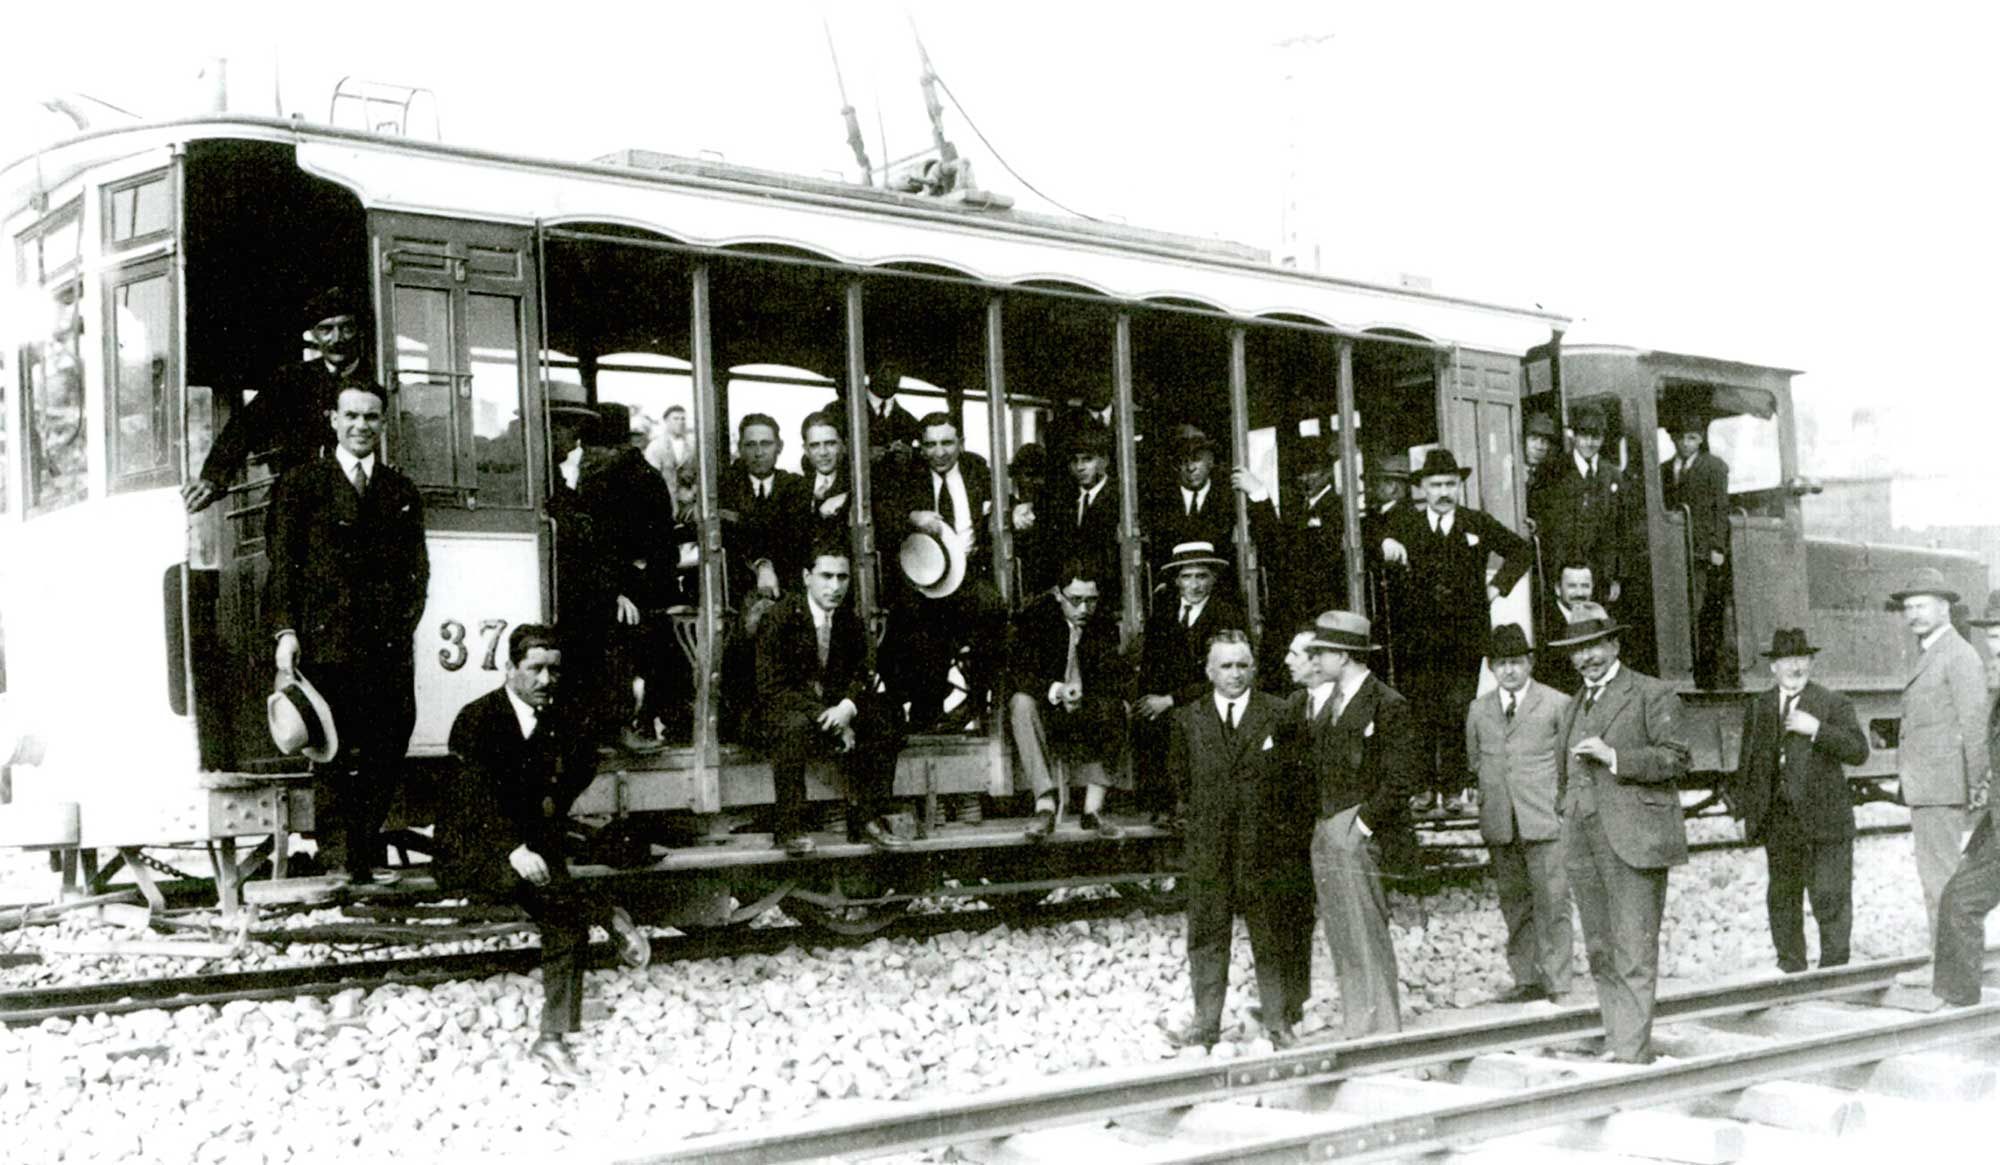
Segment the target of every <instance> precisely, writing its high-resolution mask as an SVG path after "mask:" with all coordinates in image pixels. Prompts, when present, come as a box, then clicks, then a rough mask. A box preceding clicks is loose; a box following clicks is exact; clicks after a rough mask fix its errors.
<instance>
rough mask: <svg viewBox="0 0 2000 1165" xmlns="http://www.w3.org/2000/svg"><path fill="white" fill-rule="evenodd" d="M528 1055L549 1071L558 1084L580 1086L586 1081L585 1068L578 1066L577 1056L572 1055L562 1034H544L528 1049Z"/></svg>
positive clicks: (551, 1077)
mask: <svg viewBox="0 0 2000 1165" xmlns="http://www.w3.org/2000/svg"><path fill="white" fill-rule="evenodd" d="M528 1055H529V1056H531V1057H532V1058H533V1059H534V1060H535V1061H536V1062H537V1063H539V1064H541V1066H542V1067H543V1068H544V1069H546V1070H547V1071H548V1074H549V1079H550V1080H552V1081H554V1082H555V1083H557V1084H568V1085H571V1086H573V1087H574V1086H580V1085H582V1084H584V1083H585V1082H586V1077H585V1076H584V1074H583V1069H581V1068H579V1067H577V1065H576V1057H575V1056H572V1055H570V1051H569V1045H568V1044H565V1043H564V1042H563V1038H562V1037H561V1036H543V1037H541V1038H540V1039H538V1040H536V1041H535V1043H534V1046H533V1047H531V1048H529V1049H528Z"/></svg>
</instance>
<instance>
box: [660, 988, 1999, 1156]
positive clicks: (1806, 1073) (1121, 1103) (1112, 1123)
mask: <svg viewBox="0 0 2000 1165" xmlns="http://www.w3.org/2000/svg"><path fill="white" fill-rule="evenodd" d="M1994 955H1995V952H1993V951H1989V952H1988V957H1987V970H1988V972H1989V976H1990V975H1991V973H1992V972H1993V971H1994V969H1995V965H1996V959H1995V957H1994ZM1924 966H1925V960H1922V959H1897V960H1889V961H1884V962H1877V963H1868V964H1860V965H1855V966H1849V967H1843V968H1835V969H1831V970H1822V971H1814V972H1809V973H1807V974H1803V975H1795V976H1787V977H1781V978H1775V979H1758V980H1754V981H1748V982H1741V983H1735V984H1729V985H1723V986H1716V987H1709V988H1704V989H1700V990H1694V991H1687V992H1680V993H1676V994H1673V995H1669V996H1665V997H1663V998H1662V999H1661V1000H1660V1004H1659V1010H1658V1019H1657V1026H1656V1035H1655V1046H1656V1048H1658V1049H1659V1050H1660V1051H1661V1052H1662V1053H1663V1054H1662V1056H1661V1058H1660V1059H1659V1060H1658V1061H1656V1062H1655V1063H1654V1064H1652V1065H1648V1066H1645V1067H1632V1066H1620V1065H1610V1064H1603V1063H1599V1062H1598V1061H1596V1060H1595V1059H1585V1058H1580V1057H1577V1056H1574V1055H1571V1056H1569V1057H1567V1058H1566V1057H1565V1056H1564V1055H1563V1054H1562V1053H1561V1051H1558V1052H1557V1053H1555V1054H1549V1052H1548V1050H1549V1049H1559V1050H1560V1049H1564V1048H1565V1047H1566V1046H1570V1047H1573V1046H1574V1045H1576V1044H1578V1043H1579V1042H1582V1041H1586V1040H1589V1039H1590V1038H1591V1037H1594V1036H1598V1035H1601V1034H1602V1027H1601V1025H1600V1023H1599V1017H1598V1014H1597V1012H1596V1010H1595V1009H1594V1008H1567V1009H1557V1008H1553V1007H1548V1006H1542V1007H1539V1008H1531V1009H1522V1011H1521V1012H1518V1013H1516V1014H1514V1015H1511V1016H1509V1017H1507V1018H1503V1019H1497V1020H1489V1021H1482V1022H1471V1023H1464V1024H1456V1025H1451V1026H1446V1027H1433V1028H1424V1029H1420V1030H1413V1031H1408V1032H1404V1033H1402V1034H1400V1035H1396V1036H1385V1037H1375V1038H1370V1039H1364V1040H1355V1041H1348V1042H1342V1043H1325V1044H1318V1045H1310V1046H1301V1047H1298V1048H1294V1049H1289V1050H1286V1051H1282V1052H1277V1053H1273V1054H1269V1055H1264V1056H1257V1057H1248V1058H1243V1059H1235V1060H1223V1061H1219V1062H1218V1061H1212V1060H1199V1061H1192V1062H1187V1061H1177V1062H1175V1063H1172V1064H1169V1065H1166V1066H1164V1067H1159V1068H1148V1069H1142V1070H1138V1071H1120V1072H1115V1073H1094V1074H1091V1075H1090V1076H1088V1077H1087V1078H1085V1079H1082V1080H1070V1081H1065V1082H1056V1083H1052V1084H1051V1085H1049V1086H1048V1087H1046V1088H1036V1089H1033V1090H1029V1091H1018V1090H1016V1091H1008V1092H1005V1093H1004V1094H999V1095H994V1094H986V1095H981V1096H976V1097H973V1098H970V1099H966V1100H956V1101H951V1102H946V1103H935V1104H921V1105H920V1104H911V1105H906V1106H901V1109H902V1111H898V1112H895V1113H891V1114H888V1115H877V1116H870V1117H864V1118H858V1119H853V1120H846V1121H841V1122H836V1123H829V1124H823V1125H817V1126H813V1127H802V1128H798V1129H793V1130H781V1131H772V1132H763V1133H756V1134H751V1135H745V1136H733V1137H717V1138H705V1139H701V1140H696V1141H690V1142H688V1143H687V1144H685V1145H684V1146H681V1147H679V1148H677V1149H675V1150H673V1151H671V1152H666V1153H661V1154H656V1155H651V1156H642V1157H635V1158H631V1159H629V1161H628V1162H627V1163H626V1165H667V1163H670V1162H696V1161H699V1162H702V1163H704V1165H749V1163H751V1162H756V1163H760V1165H764V1163H773V1162H783V1161H803V1160H824V1159H835V1160H848V1159H862V1158H869V1157H876V1156H884V1155H889V1154H897V1153H910V1152H918V1151H923V1150H935V1149H939V1148H943V1147H946V1146H950V1147H953V1148H954V1149H956V1151H957V1153H958V1154H959V1156H960V1157H962V1158H965V1159H969V1160H973V1161H981V1162H988V1163H995V1165H997V1163H999V1162H1017V1163H1026V1162H1036V1161H1050V1162H1054V1161H1077V1160H1089V1161H1093V1162H1097V1163H1098V1165H1115V1163H1118V1162H1124V1161H1140V1160H1143V1161H1146V1162H1152V1163H1164V1162H1173V1163H1177V1165H1194V1163H1197V1162H1199V1163H1208V1162H1224V1161H1229V1162H1238V1161H1249V1162H1260V1161H1269V1162H1280V1161H1329V1160H1356V1161H1366V1160H1387V1159H1399V1158H1405V1157H1410V1156H1413V1155H1417V1154H1424V1153H1432V1152H1437V1151H1441V1150H1468V1149H1473V1148H1476V1147H1486V1148H1497V1149H1502V1150H1514V1151H1516V1152H1517V1153H1518V1155H1517V1156H1511V1157H1510V1156H1508V1155H1507V1153H1506V1152H1504V1151H1503V1152H1500V1153H1498V1154H1496V1156H1495V1157H1494V1159H1496V1160H1498V1159H1520V1160H1549V1159H1552V1158H1551V1157H1550V1156H1549V1154H1551V1153H1560V1152H1561V1151H1563V1150H1565V1149H1581V1150H1587V1151H1594V1152H1609V1153H1613V1154H1617V1153H1632V1154H1633V1155H1634V1156H1646V1157H1652V1158H1664V1159H1668V1160H1684V1161H1701V1162H1718V1161H1731V1160H1736V1159H1738V1158H1739V1157H1742V1156H1744V1155H1745V1154H1746V1153H1747V1152H1748V1151H1749V1150H1750V1149H1751V1148H1753V1147H1761V1148H1763V1149H1765V1150H1767V1151H1770V1152H1773V1153H1776V1154H1777V1155H1776V1156H1773V1157H1771V1158H1770V1159H1773V1160H1823V1159H1827V1156H1828V1153H1829V1151H1830V1148H1831V1147H1832V1144H1833V1142H1834V1141H1835V1140H1836V1138H1838V1137H1839V1136H1841V1135H1843V1134H1851V1133H1853V1132H1855V1131H1856V1130H1857V1129H1858V1128H1860V1127H1862V1126H1864V1125H1865V1124H1866V1123H1867V1121H1868V1119H1869V1117H1868V1114H1870V1113H1874V1114H1877V1116H1878V1117H1879V1118H1881V1119H1878V1121H1877V1126H1878V1127H1877V1128H1876V1130H1875V1132H1876V1133H1877V1134H1881V1133H1883V1132H1884V1131H1885V1130H1884V1128H1883V1127H1881V1126H1882V1121H1883V1120H1886V1121H1888V1122H1890V1126H1889V1128H1888V1130H1887V1131H1888V1132H1889V1134H1890V1135H1894V1129H1895V1128H1896V1127H1898V1126H1900V1125H1908V1126H1910V1128H1911V1129H1913V1130H1915V1129H1921V1128H1924V1127H1926V1122H1929V1121H1931V1120H1932V1118H1933V1114H1934V1113H1935V1114H1937V1119H1938V1120H1941V1121H1947V1122H1948V1120H1949V1119H1950V1117H1951V1116H1953V1115H1955V1114H1957V1112H1958V1110H1957V1109H1954V1108H1952V1107H1951V1106H1952V1105H1953V1104H1954V1103H1956V1104H1961V1105H1962V1104H1964V1103H1965V1102H1971V1101H1990V1100H1991V1099H1992V1098H1993V1097H1994V1095H1996V1092H2000V1069H1996V1064H2000V993H1996V992H1993V991H1989V992H1988V993H1987V997H1986V998H1987V1001H1986V1002H1984V1003H1983V1004H1981V1005H1979V1006H1976V1007H1970V1008H1958V1009H1945V1010H1939V1011H1935V1012H1928V1013H1926V1012H1923V1011H1919V1010H1912V1009H1911V1005H1915V1004H1919V1003H1921V1002H1922V1001H1923V1000H1924V999H1927V998H1928V991H1927V990H1926V989H1923V988H1913V987H1908V986H1897V985H1896V978H1897V976H1898V975H1899V974H1905V973H1908V972H1912V971H1916V970H1918V969H1919V968H1922V967H1924ZM1940 1049H1943V1050H1946V1052H1947V1053H1963V1052H1965V1051H1966V1050H1968V1049H1969V1050H1970V1051H1971V1052H1972V1055H1971V1056H1967V1055H1963V1054H1940V1052H1939V1050H1940ZM1987 1120H1989V1121H1990V1110H1988V1116H1987Z"/></svg>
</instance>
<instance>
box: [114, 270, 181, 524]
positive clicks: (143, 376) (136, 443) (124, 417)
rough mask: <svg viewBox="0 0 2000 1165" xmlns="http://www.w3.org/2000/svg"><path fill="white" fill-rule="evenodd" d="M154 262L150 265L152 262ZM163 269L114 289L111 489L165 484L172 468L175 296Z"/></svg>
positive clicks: (140, 275) (125, 282)
mask: <svg viewBox="0 0 2000 1165" xmlns="http://www.w3.org/2000/svg"><path fill="white" fill-rule="evenodd" d="M149 266H150V265H149ZM167 278H168V277H167V273H166V271H165V269H164V268H163V267H162V268H158V269H153V270H145V269H143V268H142V269H141V273H140V274H138V276H137V277H136V278H131V277H128V278H126V279H124V281H122V282H118V283H115V284H114V285H113V287H112V289H111V298H112V311H111V330H112V343H113V347H114V348H115V350H116V351H117V354H118V359H117V363H116V364H115V365H114V366H113V367H112V369H111V375H112V378H113V381H112V399H113V408H114V412H113V414H112V416H113V420H112V430H111V480H112V483H113V488H114V489H118V488H127V489H130V488H138V487H141V486H146V485H155V484H162V483H164V482H165V481H166V480H167V479H168V478H169V477H170V476H171V475H172V473H173V437H174V423H175V420H176V418H175V417H174V416H173V409H172V403H173V401H172V385H171V383H170V378H169V376H168V363H167V362H168V359H169V358H170V356H171V346H170V344H169V339H170V329H171V328H172V327H173V317H172V298H171V296H170V293H169V288H168V284H167Z"/></svg>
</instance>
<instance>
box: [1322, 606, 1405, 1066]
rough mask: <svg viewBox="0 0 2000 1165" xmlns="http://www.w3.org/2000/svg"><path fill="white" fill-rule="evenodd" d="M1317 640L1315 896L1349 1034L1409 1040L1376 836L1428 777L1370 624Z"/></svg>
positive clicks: (1337, 626) (1333, 626) (1356, 620)
mask: <svg viewBox="0 0 2000 1165" xmlns="http://www.w3.org/2000/svg"><path fill="white" fill-rule="evenodd" d="M1314 632H1315V634H1314V637H1313V638H1312V639H1311V640H1309V641H1307V643H1306V648H1307V653H1308V655H1309V656H1310V657H1311V659H1312V664H1313V675H1312V678H1313V681H1314V683H1313V685H1312V686H1311V687H1309V688H1308V689H1307V690H1306V694H1305V700H1304V701H1303V702H1302V703H1301V704H1300V705H1298V706H1297V707H1296V708H1295V711H1296V713H1297V714H1298V716H1299V719H1300V722H1301V723H1302V724H1303V725H1304V726H1305V728H1304V733H1303V735H1304V738H1305V739H1304V740H1303V741H1302V742H1301V744H1300V746H1299V760H1300V763H1301V765H1302V766H1303V770H1304V771H1303V773H1302V777H1303V779H1305V780H1309V781H1311V782H1312V783H1313V785H1314V787H1315V788H1316V790H1317V794H1318V802H1319V804H1318V817H1319V820H1318V823H1317V824H1316V825H1314V827H1313V835H1312V858H1311V860H1312V872H1313V888H1314V890H1315V892H1316V895H1317V898H1318V904H1319V917H1320V924H1321V926H1322V927H1323V928H1324V929H1325V931H1326V945H1327V948H1328V949H1329V950H1330V951H1331V952H1332V953H1333V970H1334V975H1335V976H1336V978H1337V979H1338V981H1339V983H1340V1011H1341V1027H1342V1031H1343V1032H1344V1033H1345V1034H1346V1036H1347V1037H1348V1038H1349V1039H1355V1038H1357V1037H1360V1036H1366V1035H1376V1034H1381V1033H1387V1032H1396V1031H1400V1030H1402V1025H1403V1020H1402V1013H1401V1009H1402V1005H1401V1001H1400V996H1399V994H1398V987H1397V980H1396V949H1395V947H1394V946H1393V945H1391V943H1390V941H1389V895H1388V893H1387V892H1386V891H1385V890H1384V889H1383V887H1382V879H1381V874H1380V870H1379V860H1378V858H1377V848H1378V845H1379V842H1378V840H1377V835H1378V834H1380V833H1381V832H1382V830H1383V829H1385V828H1386V827H1388V826H1390V825H1391V824H1392V823H1393V822H1395V821H1396V820H1397V819H1398V817H1399V815H1400V814H1401V812H1402V809H1403V806H1404V805H1405V804H1406V803H1407V801H1408V800H1409V798H1410V796H1411V795H1412V794H1413V793H1414V792H1415V791H1416V789H1417V787H1418V785H1419V784H1420V783H1421V781H1422V779H1423V777H1422V770H1421V767H1420V761H1419V758H1418V755H1417V741H1416V737H1415V733H1414V731H1413V725H1412V722H1411V716H1410V707H1409V703H1408V701H1406V700H1404V699H1403V697H1402V696H1401V695H1400V694H1398V693H1397V691H1396V690H1395V689H1394V688H1392V687H1390V686H1389V685H1387V684H1385V683H1383V682H1382V681H1381V680H1380V679H1378V678H1377V677H1376V676H1375V675H1374V674H1373V673H1372V672H1371V671H1370V669H1369V666H1368V657H1369V653H1370V652H1373V651H1376V650H1378V648H1379V645H1378V644H1376V643H1375V642H1374V641H1373V639H1372V637H1371V636H1370V634H1369V625H1368V620H1367V619H1366V618H1365V617H1364V616H1361V615H1357V614H1354V613H1352V612H1349V611H1327V612H1324V613H1322V614H1321V615H1320V616H1319V618H1318V619H1317V620H1316V621H1315V623H1314Z"/></svg>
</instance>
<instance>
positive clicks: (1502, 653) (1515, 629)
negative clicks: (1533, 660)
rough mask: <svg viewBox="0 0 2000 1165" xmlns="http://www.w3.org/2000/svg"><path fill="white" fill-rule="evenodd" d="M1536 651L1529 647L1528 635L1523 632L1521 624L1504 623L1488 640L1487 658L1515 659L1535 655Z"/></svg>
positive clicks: (1494, 630)
mask: <svg viewBox="0 0 2000 1165" xmlns="http://www.w3.org/2000/svg"><path fill="white" fill-rule="evenodd" d="M1534 653H1535V649H1534V648H1532V647H1530V646H1528V633H1527V632H1526V631H1523V630H1521V625H1520V624H1519V623H1502V624H1500V625H1499V626H1498V627H1495V628H1494V629H1493V634H1492V635H1491V636H1490V637H1489V638H1488V639H1487V640H1486V658H1488V659H1514V658H1516V657H1517V656H1523V655H1533V654H1534Z"/></svg>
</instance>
